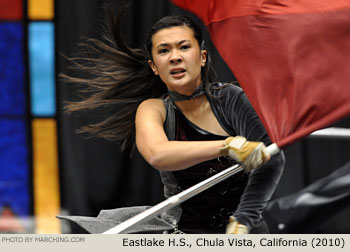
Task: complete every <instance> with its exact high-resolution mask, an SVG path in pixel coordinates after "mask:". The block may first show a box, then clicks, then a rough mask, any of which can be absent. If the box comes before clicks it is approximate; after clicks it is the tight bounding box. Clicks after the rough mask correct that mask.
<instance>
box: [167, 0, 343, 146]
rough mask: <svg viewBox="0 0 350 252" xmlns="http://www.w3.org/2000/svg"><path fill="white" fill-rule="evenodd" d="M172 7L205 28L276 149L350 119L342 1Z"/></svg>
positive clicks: (247, 0) (210, 2) (259, 0)
mask: <svg viewBox="0 0 350 252" xmlns="http://www.w3.org/2000/svg"><path fill="white" fill-rule="evenodd" d="M173 2H174V3H176V4H178V5H179V6H180V7H183V8H185V9H188V10H190V11H193V12H194V13H196V14H197V15H199V16H200V17H201V18H202V20H203V21H204V22H205V23H206V24H207V25H208V28H209V32H210V34H211V38H212V40H213V42H214V44H215V45H216V47H217V49H218V51H219V53H220V54H221V56H222V57H223V59H224V60H225V62H226V63H227V65H228V66H229V68H230V69H231V70H232V72H233V73H234V75H235V76H236V78H237V80H238V81H239V82H240V85H241V86H242V88H243V89H244V91H245V92H246V94H247V96H248V98H249V100H250V101H251V103H252V105H253V107H254V109H255V110H256V111H257V113H258V115H259V117H260V118H261V120H262V122H263V124H264V125H265V128H266V129H267V131H268V133H269V135H270V137H271V139H272V140H273V141H274V142H276V143H277V144H278V145H279V146H280V147H283V146H284V145H286V144H289V143H292V142H294V141H295V140H297V139H299V138H301V137H303V136H305V135H308V134H310V133H311V132H313V131H315V130H317V129H320V128H323V127H326V126H328V125H330V124H331V123H333V122H334V121H335V120H338V119H341V118H342V117H345V116H346V115H349V114H350V2H349V1H348V0H334V1H327V3H323V2H321V1H320V0H308V1H301V0H293V1H283V0H236V1H228V0H224V1H216V0H206V1H196V0H194V1H186V0H184V1H181V0H173ZM324 2H326V1H324ZM232 3H233V4H232Z"/></svg>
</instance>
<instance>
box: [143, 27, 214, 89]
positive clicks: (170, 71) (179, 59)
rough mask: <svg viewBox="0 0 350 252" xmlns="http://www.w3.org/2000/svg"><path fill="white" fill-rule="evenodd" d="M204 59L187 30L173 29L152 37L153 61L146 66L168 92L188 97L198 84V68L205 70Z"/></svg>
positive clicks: (199, 79)
mask: <svg viewBox="0 0 350 252" xmlns="http://www.w3.org/2000/svg"><path fill="white" fill-rule="evenodd" d="M206 55H207V52H206V51H205V50H200V47H199V44H198V41H197V40H196V38H195V37H194V34H193V31H192V30H191V29H190V28H189V27H187V26H175V27H170V28H164V29H161V30H159V31H157V32H156V33H155V34H153V36H152V58H153V60H149V62H148V64H149V65H150V67H151V68H152V70H153V72H154V74H156V75H159V77H160V78H161V80H162V81H163V82H164V83H165V84H166V85H167V87H168V89H169V90H171V91H176V92H178V93H180V94H184V95H191V94H192V92H193V90H194V89H195V88H196V87H198V86H199V85H200V83H201V68H202V67H204V66H205V63H206V58H207V57H206Z"/></svg>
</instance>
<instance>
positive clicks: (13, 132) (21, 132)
mask: <svg viewBox="0 0 350 252" xmlns="http://www.w3.org/2000/svg"><path fill="white" fill-rule="evenodd" d="M29 180H30V173H29V152H28V145H27V138H26V122H25V120H21V119H11V120H9V119H2V118H0V209H1V208H2V207H3V206H8V205H9V206H11V208H12V209H13V211H14V212H15V214H17V215H19V216H28V215H29V214H30V209H31V208H30V192H31V190H30V187H29V186H30V185H29Z"/></svg>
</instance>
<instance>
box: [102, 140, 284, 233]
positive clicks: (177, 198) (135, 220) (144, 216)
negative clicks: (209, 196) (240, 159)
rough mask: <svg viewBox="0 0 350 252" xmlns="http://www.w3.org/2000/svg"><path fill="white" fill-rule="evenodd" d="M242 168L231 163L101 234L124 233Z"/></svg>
mask: <svg viewBox="0 0 350 252" xmlns="http://www.w3.org/2000/svg"><path fill="white" fill-rule="evenodd" d="M279 150H280V149H279V148H278V146H277V145H276V144H271V145H269V146H268V147H267V151H268V152H269V153H270V155H271V156H272V155H275V154H277V153H278V152H279ZM242 170H243V167H242V166H241V165H238V164H236V165H233V166H231V167H229V168H227V169H225V170H223V171H222V172H219V173H217V174H215V175H213V176H212V177H210V178H208V179H206V180H203V181H202V182H200V183H198V184H196V185H194V186H192V187H190V188H188V189H187V190H185V191H183V192H181V193H179V194H176V195H174V196H172V197H170V198H168V199H166V200H164V201H162V202H160V203H159V204H157V205H155V206H153V207H151V208H149V209H147V210H146V211H144V212H142V213H140V214H137V215H135V216H134V217H132V218H130V219H128V220H127V221H124V222H123V223H120V224H119V225H117V226H115V227H112V228H111V229H108V230H107V231H105V232H103V234H122V233H126V232H127V231H128V230H129V229H130V228H131V227H133V226H134V225H140V224H142V223H144V222H146V221H147V220H149V219H151V218H153V216H155V215H158V214H160V213H162V212H164V211H166V210H168V209H170V208H172V207H175V206H176V205H179V204H180V203H182V202H184V201H186V200H188V199H189V198H191V197H193V196H195V195H197V194H199V193H200V192H203V191H205V190H206V189H208V188H210V187H212V186H213V185H216V184H217V183H219V182H221V181H223V180H225V179H227V178H228V177H230V176H232V175H234V174H236V173H238V172H240V171H242Z"/></svg>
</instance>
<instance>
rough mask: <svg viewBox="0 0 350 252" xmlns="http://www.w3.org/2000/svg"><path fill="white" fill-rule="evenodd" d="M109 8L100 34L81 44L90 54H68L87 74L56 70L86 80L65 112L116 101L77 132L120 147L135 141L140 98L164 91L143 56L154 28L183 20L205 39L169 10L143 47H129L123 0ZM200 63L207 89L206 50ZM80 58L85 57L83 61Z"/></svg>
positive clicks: (197, 29)
mask: <svg viewBox="0 0 350 252" xmlns="http://www.w3.org/2000/svg"><path fill="white" fill-rule="evenodd" d="M105 10H106V12H107V16H108V18H107V22H106V33H105V35H104V37H103V38H102V39H88V40H87V41H86V42H84V43H83V44H82V46H84V47H86V48H87V49H88V56H83V57H66V58H67V59H68V60H69V61H70V62H71V63H72V64H73V65H74V68H76V69H77V70H79V71H84V72H85V73H87V76H86V77H72V76H68V75H65V74H61V75H60V76H61V77H63V79H64V80H65V81H66V82H70V83H78V84H82V85H85V87H84V89H82V92H83V93H88V94H89V96H88V97H87V98H84V99H83V100H82V101H78V102H68V103H67V105H66V106H65V109H66V111H67V112H68V113H72V112H77V111H86V110H93V109H104V108H110V107H111V106H116V107H117V109H115V110H114V111H113V113H112V114H111V115H110V116H108V117H107V118H105V119H104V120H102V121H101V122H98V123H94V124H89V125H86V126H83V127H82V128H81V129H80V130H79V132H85V133H88V134H89V135H90V136H99V137H103V138H105V139H108V140H116V141H121V142H122V144H121V149H122V150H124V149H125V148H127V147H129V146H132V145H134V143H135V114H136V110H137V107H138V106H139V104H140V103H141V102H142V101H144V100H146V99H149V98H160V97H162V96H164V95H165V94H166V93H167V88H166V85H165V84H164V83H163V82H162V81H161V80H160V78H159V76H156V75H154V73H153V71H152V70H151V68H150V67H149V65H148V63H147V61H148V60H149V59H152V53H151V51H152V36H153V34H154V33H156V32H157V31H159V30H161V29H164V28H168V27H174V26H182V25H186V26H188V27H189V28H191V29H192V31H193V33H194V36H195V38H196V40H197V41H198V43H199V45H200V46H201V49H203V47H204V41H203V37H202V32H201V29H200V27H199V26H198V25H197V24H196V23H195V22H193V21H192V20H191V19H190V18H188V17H184V16H167V17H164V18H162V19H161V20H159V21H158V22H156V23H155V24H154V25H153V26H152V27H151V29H150V31H149V33H148V34H147V37H146V45H145V48H144V49H134V48H131V47H129V46H128V45H127V44H126V43H125V41H124V39H123V37H122V35H121V20H122V16H123V13H124V10H125V6H124V7H122V8H120V9H119V10H118V13H117V15H115V14H114V12H113V11H112V8H110V7H108V6H105ZM207 57H208V58H207V62H206V65H205V67H203V68H202V82H203V84H204V86H205V91H206V93H207V94H209V93H210V91H209V90H210V88H209V86H210V83H211V71H213V70H212V65H211V60H210V57H209V55H208V56H207ZM81 61H83V62H85V63H81Z"/></svg>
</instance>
